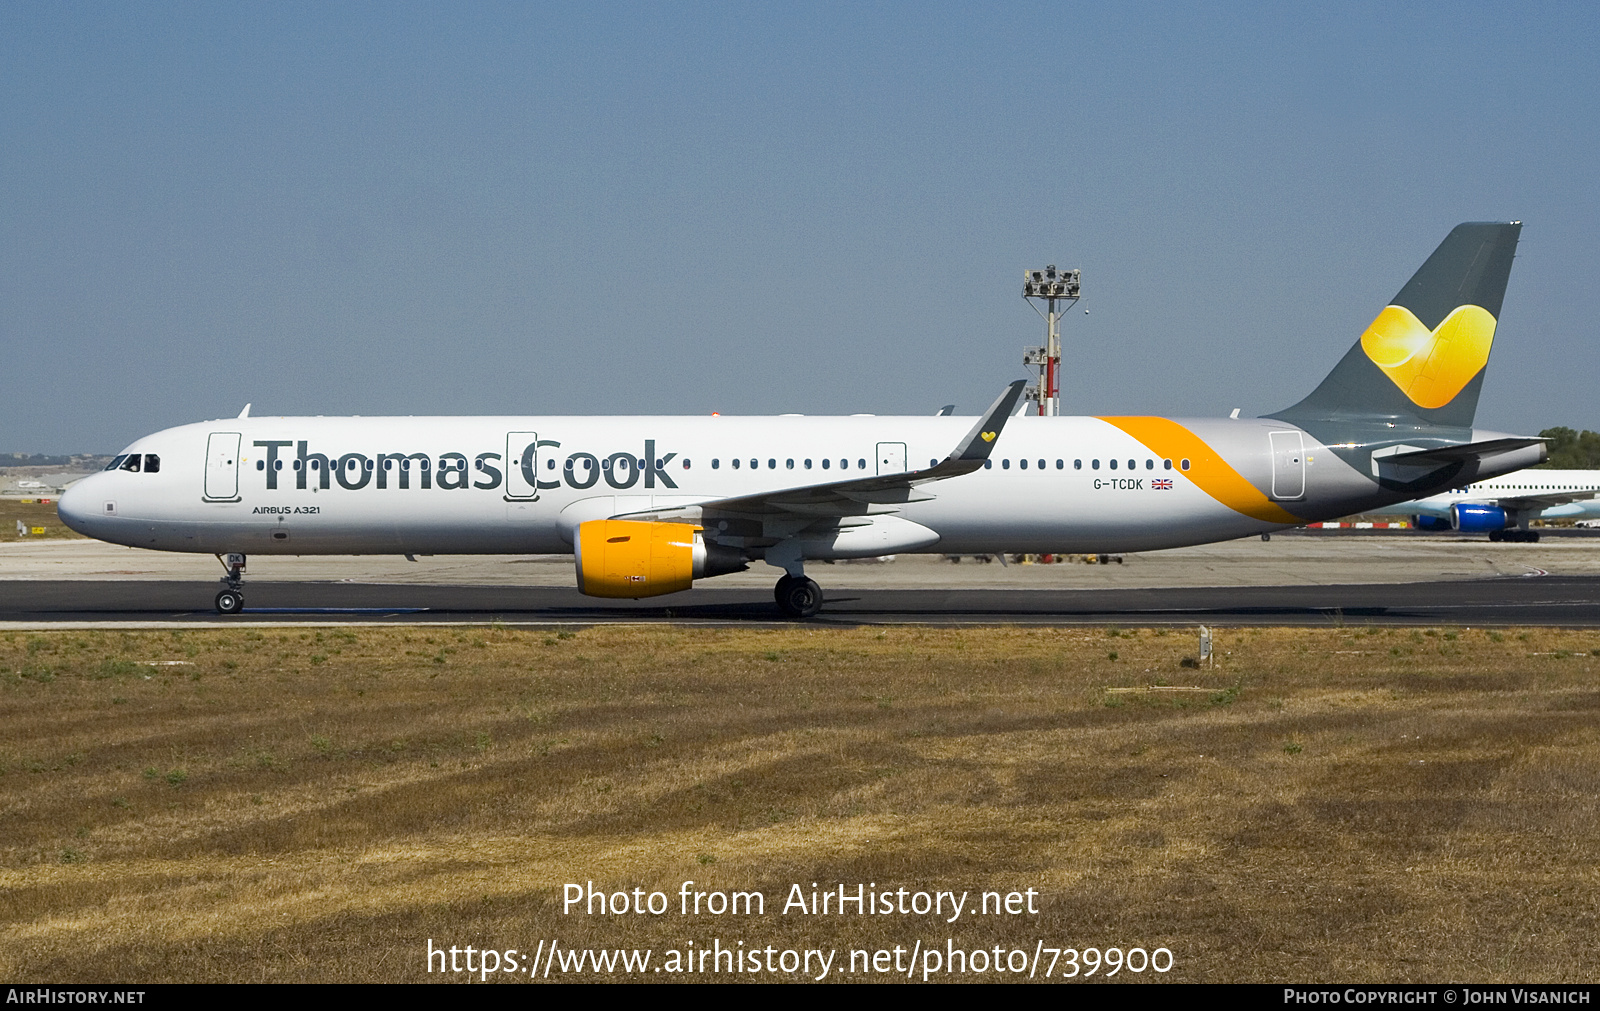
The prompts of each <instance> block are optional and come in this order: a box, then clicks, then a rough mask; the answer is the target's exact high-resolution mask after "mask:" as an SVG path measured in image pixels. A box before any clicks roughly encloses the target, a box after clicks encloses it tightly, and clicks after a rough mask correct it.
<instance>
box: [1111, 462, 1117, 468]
mask: <svg viewBox="0 0 1600 1011" xmlns="http://www.w3.org/2000/svg"><path fill="white" fill-rule="evenodd" d="M1111 469H1112V470H1116V469H1117V461H1115V460H1112V461H1111Z"/></svg>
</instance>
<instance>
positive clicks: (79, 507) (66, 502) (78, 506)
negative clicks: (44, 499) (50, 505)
mask: <svg viewBox="0 0 1600 1011" xmlns="http://www.w3.org/2000/svg"><path fill="white" fill-rule="evenodd" d="M99 476H100V475H98V474H91V475H90V476H88V477H86V478H84V479H83V480H82V481H78V482H76V483H74V484H73V485H72V486H71V487H69V488H68V489H67V490H66V491H64V492H62V493H61V498H60V499H58V500H57V501H56V515H58V516H60V517H61V522H63V523H65V524H66V525H67V526H69V527H71V528H72V529H73V530H76V531H77V532H78V533H80V534H88V535H89V536H91V537H92V536H94V535H93V534H90V533H89V530H88V526H89V523H90V522H91V521H92V520H93V519H94V518H95V517H96V516H97V515H99V514H98V512H97V510H96V509H95V504H94V490H93V489H92V488H89V487H87V486H88V485H92V484H94V483H95V479H96V478H97V477H99Z"/></svg>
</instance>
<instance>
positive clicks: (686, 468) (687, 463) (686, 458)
mask: <svg viewBox="0 0 1600 1011" xmlns="http://www.w3.org/2000/svg"><path fill="white" fill-rule="evenodd" d="M683 469H684V470H688V469H689V458H688V457H687V456H686V457H684V458H683Z"/></svg>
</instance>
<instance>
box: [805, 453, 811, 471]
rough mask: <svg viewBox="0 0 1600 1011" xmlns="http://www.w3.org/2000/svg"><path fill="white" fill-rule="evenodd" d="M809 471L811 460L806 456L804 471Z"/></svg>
mask: <svg viewBox="0 0 1600 1011" xmlns="http://www.w3.org/2000/svg"><path fill="white" fill-rule="evenodd" d="M810 469H811V458H810V457H809V456H808V457H806V470H810Z"/></svg>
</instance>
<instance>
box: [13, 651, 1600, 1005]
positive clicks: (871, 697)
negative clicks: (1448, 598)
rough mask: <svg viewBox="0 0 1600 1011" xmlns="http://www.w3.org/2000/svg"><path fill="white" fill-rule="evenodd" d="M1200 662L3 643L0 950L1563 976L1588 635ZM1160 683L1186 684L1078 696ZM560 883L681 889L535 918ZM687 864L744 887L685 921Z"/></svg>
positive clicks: (292, 958) (338, 964) (1587, 729)
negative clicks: (965, 953)
mask: <svg viewBox="0 0 1600 1011" xmlns="http://www.w3.org/2000/svg"><path fill="white" fill-rule="evenodd" d="M1194 652H1195V638H1194V636H1193V634H1189V633H1177V632H1174V633H1170V634H1168V633H1165V632H1160V631H1149V630H1133V631H1119V630H1116V629H1110V630H1106V629H1101V630H1023V629H1011V628H992V629H954V630H941V629H890V630H878V629H868V630H846V631H835V630H811V629H806V628H795V629H792V630H781V631H757V630H751V631H740V630H694V629H682V628H676V629H675V628H670V627H639V628H627V627H607V628H597V629H591V630H584V631H579V632H572V633H561V634H555V633H541V632H535V631H527V630H505V629H499V628H495V627H485V628H463V629H455V628H428V627H416V626H397V627H392V628H371V627H366V628H359V629H352V630H348V631H341V630H326V629H325V630H316V629H281V630H245V629H220V630H217V631H171V632H165V631H148V632H145V631H139V632H116V631H104V632H95V631H90V632H61V633H37V634H28V633H20V632H19V633H6V634H0V672H3V677H0V805H3V807H0V810H3V815H0V975H4V976H5V977H7V978H10V979H14V980H27V981H29V982H43V981H69V980H70V981H76V982H94V981H122V982H132V981H145V982H153V981H172V980H238V981H258V980H278V981H300V980H309V981H323V980H326V981H417V980H426V979H429V978H430V976H429V974H428V973H427V972H426V968H427V967H426V962H425V955H424V952H425V944H426V942H427V940H428V939H430V938H431V939H433V942H434V944H435V945H436V946H444V945H452V944H453V945H459V946H463V947H464V946H465V945H468V944H470V945H473V946H474V947H475V948H478V949H482V948H493V949H497V950H501V949H511V948H515V949H518V950H519V951H523V952H530V951H532V950H533V949H534V948H535V946H536V945H537V944H538V943H539V941H540V940H541V939H550V938H556V939H559V941H560V943H561V944H562V945H563V946H567V945H571V946H574V947H578V946H584V945H593V946H603V947H618V946H627V947H646V946H649V947H653V948H655V949H657V951H658V954H657V958H658V959H659V958H661V957H662V956H661V954H660V951H662V950H664V949H666V948H668V947H675V948H678V949H682V948H684V947H685V946H686V945H687V943H688V942H690V941H693V942H695V944H696V946H701V945H711V944H712V943H713V939H720V942H721V943H722V944H723V945H724V946H729V947H731V946H733V945H734V944H735V943H737V942H744V943H745V944H746V945H747V946H760V947H764V946H766V945H774V946H776V947H778V948H780V949H781V948H800V947H834V948H838V949H840V950H841V955H840V956H839V963H838V964H836V967H835V973H834V975H833V976H832V977H831V978H844V979H855V978H861V975H860V974H856V975H848V974H846V975H843V976H840V975H839V971H838V970H839V969H840V968H842V963H843V962H844V960H845V959H847V958H848V955H847V954H845V952H847V951H848V949H851V948H857V949H874V950H875V949H879V948H890V947H892V946H894V945H903V946H904V947H905V948H911V947H912V945H913V943H914V942H916V941H918V940H920V941H921V942H922V943H923V945H924V946H925V947H926V946H927V945H930V944H936V945H938V946H939V947H940V948H943V947H944V945H945V942H946V939H953V942H954V944H955V945H956V946H958V947H963V948H968V949H971V948H979V947H988V948H992V947H993V946H995V945H1001V946H1003V947H1004V948H1006V949H1013V948H1015V949H1026V950H1027V951H1028V952H1030V953H1031V952H1033V951H1034V950H1035V945H1036V942H1037V941H1042V942H1043V946H1045V947H1060V946H1070V947H1076V948H1083V947H1087V946H1091V945H1092V946H1097V947H1111V946H1116V947H1121V948H1129V947H1134V946H1141V947H1144V948H1146V949H1154V948H1157V947H1166V948H1168V949H1170V950H1171V952H1172V953H1173V955H1174V959H1175V963H1176V964H1175V967H1174V968H1173V969H1172V971H1171V972H1170V973H1168V974H1167V975H1166V976H1164V977H1160V978H1166V979H1175V980H1176V979H1181V980H1190V981H1204V980H1272V981H1282V980H1301V981H1325V980H1339V981H1361V980H1417V981H1423V980H1457V981H1496V980H1519V981H1546V980H1551V981H1553V980H1592V979H1593V978H1595V976H1596V975H1597V964H1596V963H1597V956H1596V954H1595V949H1594V943H1593V942H1594V938H1595V936H1596V935H1597V932H1600V922H1597V919H1596V917H1597V913H1600V908H1597V900H1600V861H1597V859H1596V858H1597V856H1600V841H1597V840H1600V824H1597V822H1600V806H1597V804H1596V794H1597V792H1600V656H1596V655H1595V654H1596V653H1600V634H1596V633H1589V632H1560V631H1549V630H1541V631H1533V632H1518V631H1516V630H1509V631H1502V632H1486V631H1480V630H1463V631H1457V630H1449V629H1437V630H1427V631H1417V632H1413V631H1410V630H1387V629H1384V630H1379V629H1371V630H1368V629H1358V628H1330V629H1325V630H1310V631H1304V630H1259V631H1258V630H1225V631H1223V632H1221V633H1219V639H1218V653H1219V663H1218V665H1217V667H1216V668H1215V669H1209V670H1198V669H1193V668H1192V667H1190V666H1186V665H1185V662H1186V658H1188V657H1191V656H1193V654H1194ZM1152 685H1167V686H1199V687H1201V688H1203V689H1204V690H1202V691H1162V690H1157V691H1131V692H1111V691H1108V690H1107V689H1109V688H1134V689H1142V688H1148V687H1149V686H1152ZM590 880H592V881H594V882H595V884H596V885H597V886H598V887H604V888H605V889H606V890H607V891H614V890H617V889H627V890H630V891H631V890H632V889H633V888H635V887H638V888H642V889H644V890H645V892H649V891H652V890H660V891H662V892H664V893H666V894H667V895H670V896H671V897H672V904H673V905H672V913H671V914H669V915H663V916H651V915H631V914H630V915H626V916H601V915H595V916H587V915H580V914H572V915H564V914H563V912H562V904H561V900H562V886H563V884H565V883H567V882H580V883H581V882H586V881H590ZM685 880H693V881H695V882H697V884H696V885H695V886H694V887H695V888H697V889H705V890H731V889H743V890H751V889H759V890H761V891H762V892H763V893H764V894H765V896H766V899H767V902H768V905H767V908H766V915H764V916H749V917H733V916H728V915H724V916H713V915H710V914H706V913H702V914H701V915H698V916H695V915H689V916H683V915H679V914H678V912H677V909H678V907H677V903H678V893H679V889H680V887H681V883H682V882H683V881H685ZM812 882H817V883H818V885H819V888H820V889H826V888H829V887H833V886H837V885H838V884H839V883H845V884H847V885H849V886H850V887H851V888H852V889H853V888H854V886H855V884H856V883H858V882H876V883H877V885H878V887H879V888H880V889H885V888H888V889H893V888H899V887H902V886H904V887H906V888H908V889H911V890H916V889H930V890H931V889H940V890H944V889H953V890H956V891H962V890H972V891H973V892H977V891H981V890H995V891H999V892H1011V891H1022V890H1024V889H1028V888H1033V889H1037V890H1038V896H1039V898H1038V900H1037V901H1038V908H1039V912H1038V914H1037V915H1028V914H1020V915H1015V916H989V917H966V918H963V919H962V920H959V921H957V922H955V923H953V924H947V923H946V922H944V920H943V919H942V918H939V917H934V916H917V915H914V914H913V915H906V916H900V915H888V916H871V917H857V916H846V917H843V918H840V917H836V916H835V917H826V918H824V917H817V916H801V915H783V914H782V913H781V912H780V909H781V907H782V904H783V901H784V898H785V897H786V895H787V894H788V891H789V886H790V884H791V883H800V884H802V886H803V887H805V888H806V889H807V890H809V886H810V884H811V883H812ZM973 901H974V902H976V899H974V900H973ZM560 975H561V973H560V972H559V971H557V972H555V973H552V976H551V978H552V979H554V978H556V977H557V976H560ZM1127 975H1128V974H1127V973H1124V974H1123V977H1121V978H1125V977H1127ZM431 978H433V979H439V978H440V976H439V974H437V973H435V974H434V975H433V976H432V977H431ZM451 978H454V979H457V980H460V979H463V978H464V977H461V976H455V977H451ZM473 978H474V979H476V978H477V977H476V976H474V977H473ZM503 978H515V977H512V976H505V977H503ZM568 978H571V977H570V976H569V977H568ZM651 978H653V979H656V980H660V979H664V978H668V977H663V976H653V977H651ZM693 978H705V977H693ZM757 978H767V977H765V976H762V977H757ZM889 978H895V977H892V976H891V977H889ZM960 978H964V979H979V978H982V979H995V978H1000V977H997V976H995V975H994V974H993V973H991V974H989V975H987V976H982V977H979V976H972V975H969V976H965V977H960ZM1006 978H1010V977H1006ZM1137 978H1139V979H1145V980H1150V979H1153V978H1156V977H1154V975H1153V973H1151V972H1148V971H1147V972H1145V973H1144V974H1143V975H1142V976H1139V977H1137Z"/></svg>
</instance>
